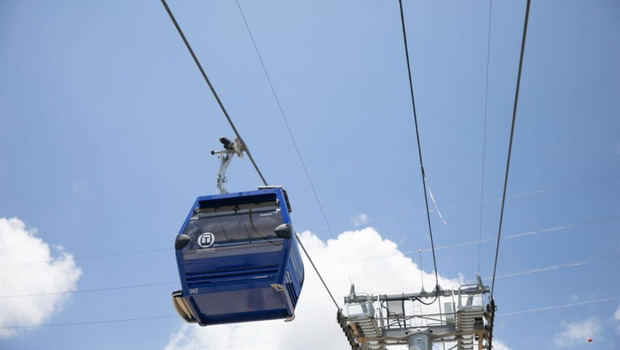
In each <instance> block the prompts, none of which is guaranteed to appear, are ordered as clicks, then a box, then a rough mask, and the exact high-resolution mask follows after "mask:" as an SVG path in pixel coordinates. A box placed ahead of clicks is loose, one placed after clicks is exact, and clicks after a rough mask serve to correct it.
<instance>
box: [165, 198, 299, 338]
mask: <svg viewBox="0 0 620 350" xmlns="http://www.w3.org/2000/svg"><path fill="white" fill-rule="evenodd" d="M290 211H291V209H290V204H289V201H288V197H287V194H286V191H284V190H283V189H282V188H280V187H262V188H259V190H257V191H249V192H239V193H226V194H219V195H212V196H203V197H198V198H197V199H196V202H194V205H193V206H192V208H191V210H190V212H189V215H188V216H187V219H186V220H185V223H184V224H183V226H182V227H181V230H180V232H179V234H178V235H177V237H176V240H175V250H176V260H177V266H178V269H179V276H180V279H181V286H182V288H183V289H182V290H179V291H176V292H173V293H172V301H173V304H174V306H175V308H176V310H177V311H178V313H179V315H181V317H182V318H183V319H185V321H187V322H194V323H198V324H200V325H201V326H206V325H214V324H222V323H236V322H248V321H260V320H271V319H281V318H284V319H287V320H292V319H293V318H294V314H295V306H296V305H297V299H298V298H299V293H300V292H301V288H302V285H303V281H304V267H303V263H302V260H301V256H300V255H299V250H298V248H297V242H296V235H295V233H294V231H293V228H292V225H291V218H290Z"/></svg>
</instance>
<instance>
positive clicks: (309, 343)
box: [166, 227, 507, 350]
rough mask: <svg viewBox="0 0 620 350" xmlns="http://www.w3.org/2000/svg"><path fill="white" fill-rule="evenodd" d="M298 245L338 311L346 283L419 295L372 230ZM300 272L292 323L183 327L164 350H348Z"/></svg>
mask: <svg viewBox="0 0 620 350" xmlns="http://www.w3.org/2000/svg"><path fill="white" fill-rule="evenodd" d="M301 240H302V242H303V243H304V246H305V247H306V249H307V250H308V251H309V253H310V256H312V259H313V260H314V262H315V264H317V267H318V268H319V271H321V273H322V275H323V278H324V279H325V281H326V283H327V285H328V286H329V287H330V289H331V291H332V293H333V294H334V297H335V298H336V300H337V302H338V303H339V304H340V305H342V304H343V302H342V300H343V297H344V296H345V295H347V294H348V292H349V287H350V282H349V281H353V282H354V283H355V287H356V291H357V292H358V293H359V292H367V293H370V294H377V293H382V294H384V293H400V292H403V291H419V290H420V289H421V281H420V278H421V277H420V270H419V269H418V266H417V265H416V264H415V263H413V261H412V260H411V259H410V258H408V257H406V256H405V255H403V254H402V253H401V252H400V251H399V249H398V247H397V245H396V243H394V242H392V241H389V240H387V239H383V238H382V237H381V236H380V235H379V234H378V233H377V232H376V231H375V230H374V229H373V228H370V227H369V228H364V229H362V230H359V231H347V232H344V233H342V234H341V235H339V236H338V237H337V238H336V239H330V240H328V241H327V243H325V242H323V241H321V240H320V239H319V238H318V237H317V236H315V235H314V234H312V233H310V232H304V233H302V234H301ZM305 269H306V280H305V284H304V287H303V290H302V293H301V297H300V300H299V304H298V305H297V308H296V318H295V320H294V321H293V322H290V323H285V322H283V321H282V320H277V321H264V322H254V323H247V324H236V325H222V326H210V327H204V328H201V327H198V326H195V325H183V326H182V327H181V328H180V329H179V330H178V331H177V332H176V333H174V334H173V335H172V336H171V338H170V340H169V343H168V345H167V346H166V350H198V349H200V350H209V349H218V350H219V349H233V348H234V349H291V348H294V349H300V350H304V349H308V350H309V349H327V350H331V349H333V350H341V349H347V348H349V345H348V343H347V342H346V341H345V337H344V335H343V333H342V331H341V329H340V327H338V324H337V323H336V310H335V307H334V305H333V303H332V302H331V300H330V299H329V296H328V295H327V294H326V292H325V290H324V289H323V286H322V285H321V283H320V281H319V279H318V277H316V274H315V273H314V271H312V267H311V265H310V263H308V262H307V261H305ZM423 276H424V277H423V278H424V285H425V287H426V289H427V290H430V289H432V288H433V286H434V285H435V280H434V275H433V274H432V273H426V272H424V273H423ZM457 284H458V281H457V280H451V279H446V278H442V277H440V285H441V286H442V287H444V288H450V287H453V286H455V285H457ZM500 349H501V348H500ZM505 349H507V348H505Z"/></svg>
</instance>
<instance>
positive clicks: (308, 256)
mask: <svg viewBox="0 0 620 350" xmlns="http://www.w3.org/2000/svg"><path fill="white" fill-rule="evenodd" d="M295 237H296V238H297V243H299V246H301V249H302V250H303V251H304V254H306V257H307V258H308V261H310V264H312V268H313V269H314V272H316V274H317V276H319V279H320V280H321V283H323V287H325V290H326V291H327V293H328V294H329V297H330V298H331V299H332V301H333V302H334V305H336V309H338V311H340V306H338V303H337V302H336V299H335V298H334V295H333V294H332V292H331V291H330V290H329V287H328V286H327V283H325V280H324V279H323V276H321V273H320V272H319V269H317V268H316V265H314V261H312V258H311V257H310V254H308V251H307V250H306V247H304V244H303V243H301V239H299V235H298V234H297V232H295Z"/></svg>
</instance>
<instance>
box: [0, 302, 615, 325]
mask: <svg viewBox="0 0 620 350" xmlns="http://www.w3.org/2000/svg"><path fill="white" fill-rule="evenodd" d="M619 299H620V295H616V296H611V297H607V298H599V299H592V300H586V301H582V302H576V303H570V304H562V305H552V306H547V307H540V308H536V309H529V310H520V311H512V312H506V313H499V314H497V316H501V317H504V316H513V315H520V314H527V313H538V312H544V311H551V310H557V309H564V308H570V307H578V306H583V305H591V304H598V303H605V302H610V301H615V300H619ZM178 317H179V316H178V315H176V314H174V315H173V314H169V315H158V316H142V317H133V318H123V319H109V320H92V321H76V322H67V323H42V324H31V325H16V326H0V329H27V328H39V327H73V326H87V325H97V324H110V323H124V322H135V321H148V320H156V319H166V318H174V319H177V318H178Z"/></svg>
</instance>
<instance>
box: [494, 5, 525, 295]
mask: <svg viewBox="0 0 620 350" xmlns="http://www.w3.org/2000/svg"><path fill="white" fill-rule="evenodd" d="M530 3H531V0H527V5H526V7H525V19H524V20H523V36H522V38H521V53H520V55H519V72H518V73H517V86H516V88H515V99H514V104H513V107H512V124H511V126H510V140H509V141H508V156H507V157H506V173H505V176H504V192H503V194H502V207H501V209H500V212H499V227H498V229H497V245H496V247H495V261H494V262H493V280H492V282H491V299H493V293H494V292H495V274H496V273H497V259H498V257H499V244H500V240H501V238H502V224H503V222H504V205H505V204H506V189H507V188H508V174H509V172H510V157H511V155H512V141H513V139H514V133H515V121H516V119H517V106H518V104H519V88H520V87H521V72H522V70H523V55H524V53H525V40H526V37H527V24H528V21H529V17H530Z"/></svg>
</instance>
